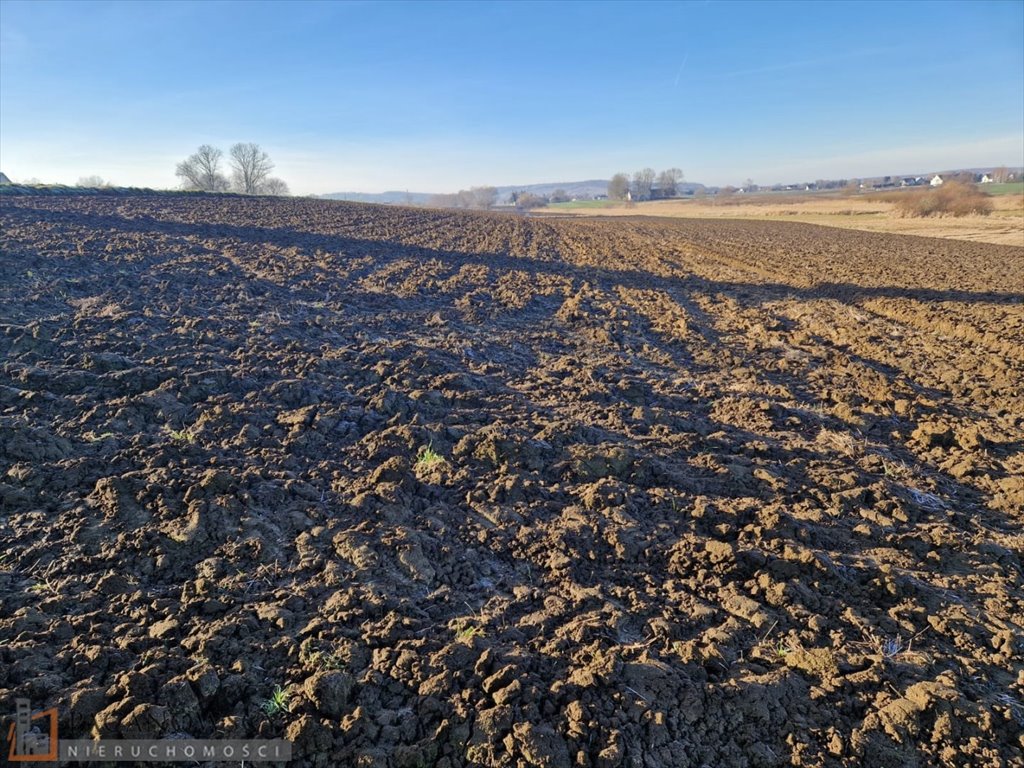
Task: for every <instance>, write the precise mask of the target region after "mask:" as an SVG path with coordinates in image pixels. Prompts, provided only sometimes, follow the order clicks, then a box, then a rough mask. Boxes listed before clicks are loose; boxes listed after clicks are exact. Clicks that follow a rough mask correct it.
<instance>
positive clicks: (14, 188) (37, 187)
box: [0, 184, 231, 197]
mask: <svg viewBox="0 0 1024 768" xmlns="http://www.w3.org/2000/svg"><path fill="white" fill-rule="evenodd" d="M207 194H214V193H209V192H183V191H182V190H179V189H149V188H148V187H69V186H65V185H64V184H3V185H0V195H63V196H67V197H83V196H103V197H111V196H118V195H122V196H124V195H207ZM221 194H231V193H221Z"/></svg>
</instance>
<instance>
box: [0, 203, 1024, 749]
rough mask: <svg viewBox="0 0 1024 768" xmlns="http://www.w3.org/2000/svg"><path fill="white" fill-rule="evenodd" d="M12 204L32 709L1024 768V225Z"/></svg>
mask: <svg viewBox="0 0 1024 768" xmlns="http://www.w3.org/2000/svg"><path fill="white" fill-rule="evenodd" d="M0 223H2V233H0V274H2V275H3V280H2V282H0V323H2V325H0V331H2V333H0V355H2V360H3V368H2V377H0V510H2V514H0V544H2V550H0V551H2V555H0V557H2V560H0V637H2V638H3V642H2V645H0V701H2V702H4V703H5V704H4V705H5V706H6V702H9V701H10V700H11V699H12V698H14V697H16V696H24V697H29V698H31V699H32V701H33V704H34V705H35V706H36V707H37V708H42V707H51V706H56V707H57V708H58V710H59V713H60V727H61V736H62V737H65V738H71V737H80V738H88V737H90V736H103V737H109V738H114V737H120V738H140V737H143V736H166V735H169V734H183V733H185V734H189V735H191V736H192V737H196V738H199V737H218V738H227V737H234V738H242V737H256V736H259V737H266V738H270V737H280V736H286V737H287V738H288V739H290V740H292V741H293V742H294V748H295V754H296V759H295V760H294V761H293V763H292V764H293V765H296V766H365V767H367V768H369V767H371V766H372V767H374V768H418V767H423V766H438V767H441V768H455V767H456V766H508V767H511V766H517V767H518V766H545V767H547V768H555V767H560V766H581V767H582V766H594V767H600V768H616V767H617V766H624V767H626V766H628V767H629V768H634V767H636V768H640V767H641V766H642V767H643V768H662V767H663V768H679V767H685V766H694V767H695V768H696V767H698V766H715V767H716V768H718V767H724V766H729V767H736V768H740V767H745V766H750V767H753V766H783V765H801V766H851V767H852V766H862V765H866V766H893V767H896V766H901V767H902V766H931V765H935V766H1021V765H1024V736H1022V733H1024V661H1022V659H1024V575H1022V570H1021V552H1022V550H1024V530H1022V524H1024V351H1022V350H1024V249H1021V248H1015V247H1010V246H1000V245H990V244H982V243H969V242H960V241H954V240H939V239H926V238H915V237H907V236H893V235H884V234H873V233H865V232H855V231H847V230H839V229H826V228H821V227H815V226H811V225H806V224H799V223H777V222H753V221H704V220H683V219H674V220H670V219H633V220H629V219H614V220H612V219H607V220H604V219H602V220H568V219H567V220H540V219H523V218H517V217H513V216H501V215H485V214H479V215H475V214H470V213H445V212H437V211H422V210H414V209H402V208H382V207H374V206H363V205H355V204H343V203H331V202H325V201H310V200H267V199H263V200H260V199H250V198H239V197H230V196H224V197H218V196H181V197H146V196H135V197H120V198H116V197H109V198H106V197H88V198H87V197H67V198H58V197H42V196H40V197H31V196H29V197H20V198H9V199H3V200H2V201H0ZM275 686H280V688H281V689H282V690H283V691H284V692H285V695H284V697H283V703H284V707H283V708H282V709H281V711H278V712H276V713H274V712H271V713H269V714H268V712H266V711H265V710H264V709H263V708H261V707H262V705H263V704H264V703H265V702H266V700H267V699H268V698H270V697H271V695H272V693H273V691H274V689H275ZM270 709H271V710H272V709H273V708H272V707H271V708H270ZM5 711H6V710H5Z"/></svg>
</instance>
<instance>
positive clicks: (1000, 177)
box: [992, 165, 1010, 184]
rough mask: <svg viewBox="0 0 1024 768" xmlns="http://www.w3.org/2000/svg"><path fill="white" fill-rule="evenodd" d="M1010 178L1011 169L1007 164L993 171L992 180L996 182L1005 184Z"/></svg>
mask: <svg viewBox="0 0 1024 768" xmlns="http://www.w3.org/2000/svg"><path fill="white" fill-rule="evenodd" d="M1009 180H1010V169H1009V168H1007V167H1006V166H1005V165H1004V166H1001V167H999V168H996V169H995V170H994V171H992V181H994V182H996V184H1005V183H1006V182H1008V181H1009Z"/></svg>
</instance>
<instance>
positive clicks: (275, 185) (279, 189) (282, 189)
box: [260, 177, 291, 197]
mask: <svg viewBox="0 0 1024 768" xmlns="http://www.w3.org/2000/svg"><path fill="white" fill-rule="evenodd" d="M260 194H261V195H276V196H277V197H285V196H287V195H290V194H291V192H290V191H289V190H288V185H287V184H285V183H284V182H283V181H282V180H281V179H278V178H273V177H272V178H269V179H267V180H266V181H264V182H263V184H261V185H260Z"/></svg>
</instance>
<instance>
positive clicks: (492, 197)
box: [469, 187, 498, 210]
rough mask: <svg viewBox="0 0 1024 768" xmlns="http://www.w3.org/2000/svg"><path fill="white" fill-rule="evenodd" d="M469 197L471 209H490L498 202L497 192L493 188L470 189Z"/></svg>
mask: <svg viewBox="0 0 1024 768" xmlns="http://www.w3.org/2000/svg"><path fill="white" fill-rule="evenodd" d="M469 195H470V198H471V205H472V207H473V208H483V209H484V210H487V209H489V208H492V207H493V206H494V204H495V203H496V202H497V201H498V190H497V189H495V188H494V187H470V190H469Z"/></svg>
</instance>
